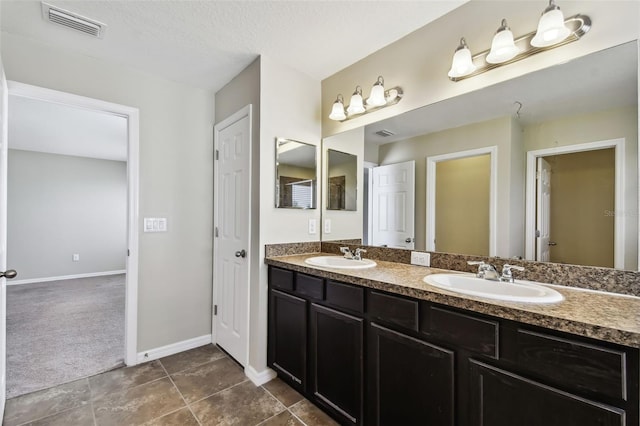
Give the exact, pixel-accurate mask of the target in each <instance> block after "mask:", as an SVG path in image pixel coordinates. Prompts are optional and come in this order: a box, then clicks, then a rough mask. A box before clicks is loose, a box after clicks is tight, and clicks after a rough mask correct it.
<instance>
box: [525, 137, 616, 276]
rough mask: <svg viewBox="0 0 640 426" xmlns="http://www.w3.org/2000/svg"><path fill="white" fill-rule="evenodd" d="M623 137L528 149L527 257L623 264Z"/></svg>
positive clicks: (575, 262)
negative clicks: (541, 148)
mask: <svg viewBox="0 0 640 426" xmlns="http://www.w3.org/2000/svg"><path fill="white" fill-rule="evenodd" d="M623 176H624V139H615V140H609V141H601V142H593V143H585V144H577V145H569V146H564V147H557V148H550V149H543V150H536V151H530V152H528V153H527V182H526V185H527V190H526V258H527V259H531V260H538V261H543V262H556V263H568V264H577V265H590V266H601V267H609V268H614V267H615V268H624V253H625V241H624V228H625V214H624V212H625V210H624V208H625V200H624V181H623Z"/></svg>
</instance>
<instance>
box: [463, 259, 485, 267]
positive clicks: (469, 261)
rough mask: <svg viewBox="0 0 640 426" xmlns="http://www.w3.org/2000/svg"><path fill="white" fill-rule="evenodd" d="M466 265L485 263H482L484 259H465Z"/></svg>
mask: <svg viewBox="0 0 640 426" xmlns="http://www.w3.org/2000/svg"><path fill="white" fill-rule="evenodd" d="M467 265H480V266H482V265H486V263H484V260H467Z"/></svg>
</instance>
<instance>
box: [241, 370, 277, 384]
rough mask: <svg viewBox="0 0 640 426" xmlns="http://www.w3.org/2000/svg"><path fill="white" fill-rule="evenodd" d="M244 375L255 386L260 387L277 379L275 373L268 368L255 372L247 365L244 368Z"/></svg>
mask: <svg viewBox="0 0 640 426" xmlns="http://www.w3.org/2000/svg"><path fill="white" fill-rule="evenodd" d="M244 375H245V376H247V377H248V378H249V380H251V381H252V382H253V384H254V385H256V386H262V385H264V384H265V383H267V382H269V381H271V380H273V379H275V378H276V377H277V374H276V372H275V371H273V370H272V369H270V368H265V369H264V370H262V371H257V370H256V369H255V368H253V367H252V366H250V365H247V366H246V367H245V368H244Z"/></svg>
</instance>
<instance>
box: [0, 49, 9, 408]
mask: <svg viewBox="0 0 640 426" xmlns="http://www.w3.org/2000/svg"><path fill="white" fill-rule="evenodd" d="M0 97H1V101H0V128H1V133H2V134H1V135H0V271H5V270H6V268H7V155H8V154H7V149H8V143H9V138H8V131H7V129H8V125H7V115H8V110H7V108H8V103H9V101H8V99H9V89H8V88H7V79H6V76H5V74H4V68H3V66H2V62H1V61H0ZM2 275H3V276H2V277H0V417H1V416H3V415H4V400H5V396H6V390H7V387H6V386H7V381H6V377H7V371H6V370H7V368H6V366H7V363H6V361H7V349H6V348H7V280H6V279H5V278H4V274H2Z"/></svg>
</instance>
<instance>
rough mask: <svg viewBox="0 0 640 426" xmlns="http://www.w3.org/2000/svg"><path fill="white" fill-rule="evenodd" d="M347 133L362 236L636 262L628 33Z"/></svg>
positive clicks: (476, 250) (373, 241)
mask: <svg viewBox="0 0 640 426" xmlns="http://www.w3.org/2000/svg"><path fill="white" fill-rule="evenodd" d="M451 84H456V83H451ZM338 137H340V135H336V136H331V137H328V138H325V140H324V141H323V143H328V144H331V142H332V139H333V138H338ZM352 143H353V142H352ZM360 143H361V144H362V152H363V153H364V159H363V160H364V163H363V164H364V165H363V168H362V170H359V171H358V173H359V176H362V177H363V179H364V188H363V198H364V200H365V202H364V205H363V208H362V209H361V210H359V211H358V213H360V214H361V215H362V232H361V233H360V234H359V235H360V237H361V238H362V240H363V244H370V245H378V246H388V247H398V248H406V249H417V250H435V251H445V252H452V253H459V254H483V255H484V254H488V255H492V256H501V257H505V258H512V257H517V258H525V259H529V260H538V261H551V262H558V263H569V264H579V265H593V266H604V267H615V268H620V269H627V270H638V43H637V41H634V42H630V43H626V44H623V45H620V46H616V47H613V48H609V49H606V50H603V51H600V52H596V53H593V54H590V55H587V56H584V57H582V58H578V59H575V60H572V61H570V62H567V63H564V64H560V65H556V66H553V67H549V68H546V69H544V70H540V71H536V72H533V73H530V74H527V75H524V76H521V77H518V78H515V79H512V80H509V81H506V82H503V83H499V84H496V85H494V86H490V87H486V88H484V89H481V90H478V91H475V92H472V93H469V94H465V95H462V96H459V97H454V98H451V99H448V100H445V101H442V102H438V103H435V104H432V105H428V106H425V107H422V108H419V109H416V110H414V111H410V112H407V113H404V114H402V115H400V116H397V117H392V118H389V119H386V120H383V121H380V122H377V123H373V124H370V125H367V126H365V127H364V128H362V132H361V137H360ZM483 150H484V151H483ZM470 152H471V153H474V152H475V153H476V155H462V153H470ZM457 157H464V160H465V161H466V163H465V161H459V162H456V163H454V162H451V163H448V162H444V160H448V159H449V158H451V159H454V158H457ZM430 159H431V160H433V159H436V161H433V164H432V166H433V167H431V168H430V167H429V164H430V162H429V161H430ZM443 159H444V160H443ZM407 165H411V166H407ZM393 169H397V170H393ZM389 170H392V171H389ZM360 173H361V175H360ZM381 174H382V175H388V178H387V179H388V182H390V183H391V182H393V183H394V185H395V187H392V186H393V185H391V186H389V188H388V190H386V189H385V190H384V191H381V190H380V188H376V186H377V185H379V183H380V180H378V179H377V178H376V176H379V175H381ZM538 176H539V177H540V178H538ZM401 181H402V182H404V181H406V182H409V181H411V182H413V183H412V184H411V182H409V183H407V185H404V186H403V185H399V184H398V183H399V182H401ZM396 184H398V185H396ZM381 194H382V195H381ZM392 216H393V217H392ZM381 218H383V219H384V220H382V219H381ZM335 220H337V218H334V221H335ZM381 224H382V225H381ZM389 229H393V230H394V231H396V234H397V235H395V236H394V237H393V238H390V237H389V238H388V239H387V240H385V238H387V237H386V236H384V235H382V234H383V231H384V232H387V231H388V230H389ZM350 237H351V238H353V235H350ZM341 238H342V236H341V235H337V234H336V233H333V234H330V235H323V239H324V240H327V241H329V240H339V239H341ZM469 240H473V243H474V244H469Z"/></svg>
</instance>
